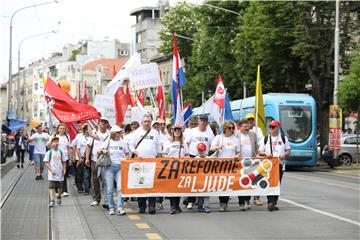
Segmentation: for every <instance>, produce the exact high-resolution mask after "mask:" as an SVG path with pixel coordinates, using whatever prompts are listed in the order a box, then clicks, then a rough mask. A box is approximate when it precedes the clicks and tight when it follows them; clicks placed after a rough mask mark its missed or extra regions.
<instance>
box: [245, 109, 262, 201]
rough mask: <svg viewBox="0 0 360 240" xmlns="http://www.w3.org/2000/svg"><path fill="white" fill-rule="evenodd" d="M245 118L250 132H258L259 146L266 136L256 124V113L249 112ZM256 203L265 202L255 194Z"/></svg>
mask: <svg viewBox="0 0 360 240" xmlns="http://www.w3.org/2000/svg"><path fill="white" fill-rule="evenodd" d="M245 118H246V120H248V122H249V128H250V132H253V133H255V134H256V138H257V143H258V146H257V147H258V148H259V144H260V141H261V139H263V138H264V134H263V132H262V130H261V128H259V127H256V126H255V124H256V123H255V116H254V114H252V113H248V114H246V116H245ZM254 204H255V205H258V206H261V205H262V204H263V203H262V202H261V200H260V196H254Z"/></svg>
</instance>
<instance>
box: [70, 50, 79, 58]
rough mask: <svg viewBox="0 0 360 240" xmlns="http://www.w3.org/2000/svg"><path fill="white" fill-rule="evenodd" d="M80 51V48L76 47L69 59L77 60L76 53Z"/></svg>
mask: <svg viewBox="0 0 360 240" xmlns="http://www.w3.org/2000/svg"><path fill="white" fill-rule="evenodd" d="M79 53H80V49H75V50H73V51H72V52H71V57H70V58H69V61H76V55H78V54H79Z"/></svg>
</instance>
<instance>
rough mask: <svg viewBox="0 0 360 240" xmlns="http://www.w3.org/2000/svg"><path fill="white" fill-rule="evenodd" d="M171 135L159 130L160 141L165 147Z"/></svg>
mask: <svg viewBox="0 0 360 240" xmlns="http://www.w3.org/2000/svg"><path fill="white" fill-rule="evenodd" d="M170 140H171V137H170V135H169V134H167V133H166V134H163V133H162V132H161V131H160V132H159V142H160V144H161V146H162V147H163V148H164V145H165V143H166V142H168V141H170Z"/></svg>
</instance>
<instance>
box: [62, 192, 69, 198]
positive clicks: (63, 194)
mask: <svg viewBox="0 0 360 240" xmlns="http://www.w3.org/2000/svg"><path fill="white" fill-rule="evenodd" d="M61 196H62V197H68V196H69V194H68V193H67V192H63V193H62V194H61Z"/></svg>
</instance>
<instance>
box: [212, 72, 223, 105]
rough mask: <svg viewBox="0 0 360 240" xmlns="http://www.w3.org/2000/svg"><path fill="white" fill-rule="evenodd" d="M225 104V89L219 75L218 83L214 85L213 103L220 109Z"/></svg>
mask: <svg viewBox="0 0 360 240" xmlns="http://www.w3.org/2000/svg"><path fill="white" fill-rule="evenodd" d="M224 102H225V87H224V83H223V80H222V78H221V75H220V74H219V77H218V82H217V84H216V90H215V97H214V103H215V104H217V105H218V106H219V107H220V109H223V108H224Z"/></svg>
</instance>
